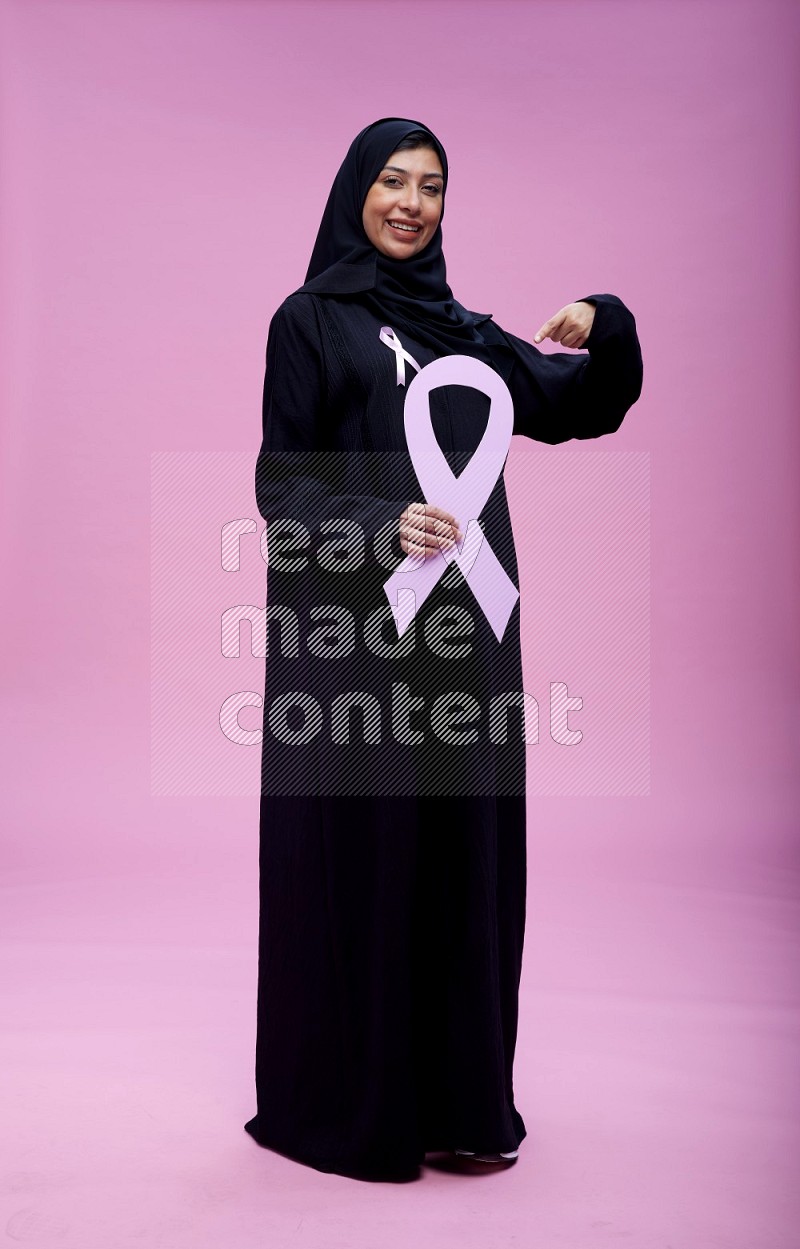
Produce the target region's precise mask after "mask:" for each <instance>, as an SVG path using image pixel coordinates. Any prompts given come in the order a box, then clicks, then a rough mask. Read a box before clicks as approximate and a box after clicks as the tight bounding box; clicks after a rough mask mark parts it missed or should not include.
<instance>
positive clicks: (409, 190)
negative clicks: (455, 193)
mask: <svg viewBox="0 0 800 1249" xmlns="http://www.w3.org/2000/svg"><path fill="white" fill-rule="evenodd" d="M443 193H444V174H443V171H442V166H441V162H440V161H439V157H438V156H437V154H436V152H435V151H434V150H433V149H432V148H429V147H418V148H410V149H409V148H403V149H401V150H400V151H399V152H393V153H392V155H391V156H390V157H389V158H388V160H387V162H386V164H385V165H384V167H383V169H382V170H381V172H380V173H379V174H378V177H377V178H376V180H375V181H374V182H373V184H372V186H371V187H370V189H369V191H368V193H367V198H366V199H365V200H364V209H363V212H362V214H361V220H362V223H363V226H364V230H365V233H366V235H367V238H368V239H369V241H370V243H372V245H373V247H377V249H378V251H379V252H383V254H384V256H392V257H393V258H394V259H396V260H405V259H407V258H408V257H409V256H414V255H416V253H417V252H421V251H422V249H423V247H425V246H426V245H427V244H428V243H429V242H430V241H431V239H432V237H433V235H434V233H435V232H436V227H437V225H438V224H439V218H440V217H441V215H442V195H443Z"/></svg>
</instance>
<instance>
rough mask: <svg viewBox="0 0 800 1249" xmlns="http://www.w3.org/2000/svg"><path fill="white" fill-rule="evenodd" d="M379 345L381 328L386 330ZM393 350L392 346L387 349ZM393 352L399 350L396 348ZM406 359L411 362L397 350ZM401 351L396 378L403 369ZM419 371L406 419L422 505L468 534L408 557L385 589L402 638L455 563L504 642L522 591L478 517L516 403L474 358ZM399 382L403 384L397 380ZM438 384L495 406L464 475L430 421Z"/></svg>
mask: <svg viewBox="0 0 800 1249" xmlns="http://www.w3.org/2000/svg"><path fill="white" fill-rule="evenodd" d="M381 338H382V341H386V340H385V339H383V331H381ZM389 345H390V346H393V344H391V343H390V344H389ZM393 350H395V351H397V348H396V347H394V346H393ZM400 352H402V359H408V360H410V357H409V356H408V354H407V353H406V352H404V351H403V349H402V347H400ZM402 359H401V356H400V355H399V354H398V365H397V367H398V374H399V372H400V370H401V368H403V364H402ZM411 363H413V364H414V366H415V368H416V369H417V373H416V376H415V377H413V378H412V379H411V383H410V385H409V387H408V390H407V391H406V398H405V405H404V410H403V417H404V423H405V433H406V443H407V445H408V450H409V453H410V455H411V462H412V464H413V466H414V471H415V473H416V475H417V480H418V482H419V484H420V487H421V489H422V491H423V494H424V497H425V501H426V502H429V503H435V505H436V506H437V507H441V508H444V509H445V510H446V511H448V512H452V514H453V515H454V516H455V518H456V520H458V522H459V524H460V525H461V527H462V532H463V526H464V522H465V521H466V522H467V531H466V534H465V536H464V540H463V544H462V548H461V550H460V551H459V550H458V547H450V548H448V549H447V550H446V551H443V550H441V549H440V550H439V551H437V552H436V554H435V555H432V556H430V557H429V558H428V559H426V560H424V562H423V561H422V560H421V559H420V557H419V556H413V555H407V556H406V558H405V559H404V560H403V562H402V564H400V565H398V567H397V568H396V569H395V571H394V572H393V573H392V575H391V577H389V579H388V580H387V581H386V582H385V583H384V587H383V588H384V591H385V593H386V597H387V598H388V600H389V605H390V607H391V608H392V612H393V614H394V618H395V622H396V624H397V633H398V637H402V635H403V634H404V633H405V631H406V629H407V628H408V626H409V624H410V623H411V621H412V620H413V619H414V616H415V614H416V611H417V608H418V607H421V606H422V604H423V603H424V602H425V600H426V599H427V597H428V595H429V594H430V593H431V591H432V590H433V588H434V586H435V585H436V583H437V582H438V580H439V578H440V577H441V576H442V575H443V574H444V572H445V571H446V569H447V568H448V566H449V564H450V562H451V560H455V562H456V563H457V564H458V566H459V568H460V569H461V571H462V573H463V575H464V577H465V578H466V581H467V584H468V585H469V587H470V589H471V590H472V592H473V594H474V595H475V597H476V599H477V600H478V602H479V604H480V606H481V609H482V611H483V614H484V615H485V617H486V619H487V620H488V621H489V624H490V625H491V627H492V629H493V630H494V634H495V636H496V638H497V640H498V642H501V641H502V640H503V634H504V632H505V628H506V625H507V624H508V620H509V617H510V616H511V613H512V611H513V610H514V605H515V603H516V601H517V599H518V598H519V590H518V589H517V587H516V586H515V585H514V582H513V581H512V580H511V578H510V577H509V575H508V573H507V572H506V570H505V569H504V568H503V566H502V564H501V563H500V561H499V560H498V558H497V556H496V555H495V553H494V551H493V550H492V548H491V546H490V544H489V542H488V541H487V539H486V537H485V536H484V533H483V530H482V529H481V527H480V525H479V524H478V517H479V516H480V513H481V510H482V509H483V507H484V505H485V503H486V500H487V499H488V498H489V495H490V494H491V492H492V490H493V489H494V487H495V484H496V482H497V480H498V478H499V476H500V474H501V473H502V471H503V468H504V465H505V461H506V457H507V456H508V447H509V444H510V442H511V435H512V433H513V431H514V405H513V402H512V400H511V394H510V393H509V390H508V387H507V386H506V384H505V382H504V381H503V379H502V377H500V375H499V374H498V373H495V371H494V369H491V368H490V367H489V365H488V364H484V363H483V361H482V360H476V359H474V358H473V357H472V356H462V355H450V356H441V357H439V359H437V360H433V361H432V362H431V363H430V364H426V365H425V367H424V368H423V369H420V368H419V365H417V364H416V363H415V362H414V361H411ZM398 384H399V383H398ZM439 386H470V387H472V388H474V389H475V390H479V391H481V392H482V393H483V394H485V395H487V396H488V398H489V399H490V401H491V406H490V408H489V419H488V421H487V423H486V429H485V430H484V433H483V437H482V438H481V441H480V442H479V444H478V446H477V447H476V448H475V451H474V453H473V455H472V458H471V459H470V461H469V463H468V464H467V466H466V468H465V469H464V470H463V472H462V473H461V474H460V475H459V476H456V475H455V474H454V473H453V470H452V469H451V468H450V465H449V464H448V462H447V459H446V458H445V455H444V453H443V452H442V449H441V447H440V446H439V443H438V441H437V438H436V434H435V433H434V430H433V425H432V423H431V412H430V398H429V396H430V392H431V391H432V390H435V389H436V388H437V387H439Z"/></svg>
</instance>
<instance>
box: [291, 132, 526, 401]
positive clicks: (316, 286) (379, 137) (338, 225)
mask: <svg viewBox="0 0 800 1249" xmlns="http://www.w3.org/2000/svg"><path fill="white" fill-rule="evenodd" d="M412 130H422V131H423V132H424V133H425V134H426V135H428V136H429V138H430V145H431V147H432V148H433V149H434V150H435V151H436V152H437V153H438V156H439V160H440V161H441V164H442V173H443V174H444V186H443V189H442V212H441V216H440V218H439V224H438V225H437V227H436V231H435V233H434V235H433V237H432V238H431V240H430V241H429V242H428V243H427V244H426V246H425V247H423V248H422V251H420V252H417V253H416V254H415V255H413V256H409V257H408V259H405V260H396V259H395V258H394V257H392V256H385V255H384V254H383V252H379V251H378V249H377V248H376V247H374V246H373V245H372V243H371V242H370V240H369V238H368V237H367V234H366V232H365V230H364V226H363V224H362V220H361V214H362V211H363V207H364V200H365V199H366V197H367V193H368V191H369V189H370V187H371V186H372V184H373V182H374V181H375V179H376V178H377V176H378V174H379V173H380V171H381V170H382V169H383V167H384V165H385V163H386V161H387V160H388V159H389V156H390V155H391V154H392V152H394V151H395V150H396V148H397V145H398V143H399V142H400V141H401V139H403V138H405V136H406V135H407V134H410V133H411V131H412ZM447 179H448V164H447V154H446V152H445V150H444V148H443V147H442V144H441V143H440V142H439V140H438V139H437V138H436V136H435V135H434V134H433V132H432V131H431V130H430V129H429V128H428V127H427V126H425V125H423V124H422V123H421V122H417V121H411V120H409V119H408V118H403V117H383V118H381V120H380V121H375V122H373V123H372V124H371V125H369V126H367V127H365V129H364V130H362V131H361V132H360V133H359V134H357V135H356V137H355V139H354V140H353V142H352V143H351V144H350V147H349V149H348V152H347V155H346V156H345V158H344V160H343V161H342V164H341V166H340V168H339V172H338V173H337V174H336V177H335V178H334V181H333V186H332V187H331V191H330V194H329V196H328V202H327V204H326V205H325V211H324V212H323V214H322V221H321V222H320V227H319V230H318V232H317V240H316V242H315V244H314V250H313V252H312V253H311V261H310V263H309V266H308V272H307V273H306V280H305V283H304V285H303V286H301V287H299V288H298V289H299V290H300V291H308V292H311V293H314V294H317V295H340V296H342V295H356V294H360V297H361V299H362V300H363V302H365V303H366V304H367V305H368V307H370V308H371V309H372V310H373V311H374V313H375V315H376V316H378V317H380V318H381V320H383V321H384V322H385V324H387V325H390V326H392V328H393V329H397V330H405V331H406V332H407V333H408V334H410V335H411V336H412V337H413V338H415V339H416V340H417V341H418V342H421V343H424V344H425V345H426V346H429V347H431V348H432V350H434V351H436V352H437V353H438V354H440V355H447V354H450V353H452V352H458V353H461V354H464V355H470V356H477V357H478V358H479V359H482V360H484V361H485V362H486V363H487V364H490V365H492V366H493V367H494V368H496V369H497V370H498V372H500V373H501V374H502V375H503V376H504V377H505V378H506V379H507V378H508V375H509V373H510V371H511V366H512V364H513V356H514V353H513V350H512V348H511V347H510V345H509V344H508V343H507V342H506V341H505V339H504V338H503V336H502V332H501V331H500V330H499V328H498V327H497V326H495V325H494V323H493V321H492V319H491V313H482V314H481V313H475V312H470V311H468V310H467V309H466V308H465V307H463V305H462V304H460V303H458V301H457V300H456V299H454V298H453V292H452V291H451V289H450V287H449V286H448V283H447V271H446V266H445V259H444V253H443V252H442V217H444V201H445V196H446V193H447Z"/></svg>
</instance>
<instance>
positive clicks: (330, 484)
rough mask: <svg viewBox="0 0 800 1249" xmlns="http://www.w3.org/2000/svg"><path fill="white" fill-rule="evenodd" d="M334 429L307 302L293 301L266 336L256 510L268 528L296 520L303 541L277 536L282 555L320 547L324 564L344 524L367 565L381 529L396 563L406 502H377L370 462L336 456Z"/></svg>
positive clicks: (293, 298)
mask: <svg viewBox="0 0 800 1249" xmlns="http://www.w3.org/2000/svg"><path fill="white" fill-rule="evenodd" d="M334 426H335V421H334V416H333V412H332V408H331V406H330V405H329V402H328V393H327V381H326V370H325V355H324V350H323V345H322V341H321V337H320V327H319V325H318V324H317V320H316V313H315V310H314V307H313V300H311V299H310V297H308V296H304V295H293V296H290V297H289V298H288V299H286V300H285V301H284V302H283V304H281V306H280V307H279V308H278V310H277V311H276V313H275V315H274V316H273V318H272V320H271V322H270V326H269V333H268V337H267V353H266V372H265V376H264V393H263V405H262V444H261V450H260V452H259V455H258V460H257V463H256V502H257V505H258V510H259V512H260V513H261V515H262V516H263V517H264V519H265V520H266V521H267V522H268V526H269V522H277V521H278V520H283V521H289V522H298V521H299V522H300V524H301V525H303V526H304V527H305V529H306V530H307V532H308V540H307V539H306V536H305V535H304V534H302V533H300V532H299V531H298V530H297V529H294V530H293V529H292V526H291V525H289V526H288V527H287V529H286V530H285V531H284V532H285V535H286V541H287V544H288V549H289V550H294V551H295V552H298V553H300V552H301V553H302V554H303V555H305V556H310V555H316V554H318V552H319V549H320V548H321V547H323V546H327V547H328V548H329V554H328V558H329V559H330V558H332V555H331V553H330V548H331V545H332V539H331V535H332V534H334V533H336V534H339V535H340V536H341V532H342V524H341V522H342V521H344V522H355V523H356V524H357V525H358V526H360V528H361V531H362V533H363V541H364V555H365V556H366V562H367V563H368V564H372V558H371V554H372V549H373V544H374V540H375V537H376V535H377V534H378V532H379V531H380V530H381V529H383V528H384V526H386V531H385V535H384V536H385V539H386V541H387V543H390V548H389V549H391V550H392V552H393V553H394V555H395V556H396V557H397V558H398V559H399V558H402V552H401V550H400V547H399V518H400V514H401V512H402V511H403V509H404V507H406V505H407V503H409V502H411V501H412V500H411V499H395V500H392V499H386V498H384V497H382V496H381V483H380V480H379V479H378V478H377V469H376V467H375V465H374V462H372V461H374V458H375V457H370V456H368V455H353V454H347V453H343V452H342V451H341V450H337V449H336V439H335V428H334ZM395 521H396V522H397V524H395V523H394V522H395ZM293 535H294V536H293ZM288 558H290V559H291V558H292V557H291V556H288ZM377 567H378V569H379V570H380V565H377ZM383 576H384V577H385V576H386V571H385V568H384V570H383Z"/></svg>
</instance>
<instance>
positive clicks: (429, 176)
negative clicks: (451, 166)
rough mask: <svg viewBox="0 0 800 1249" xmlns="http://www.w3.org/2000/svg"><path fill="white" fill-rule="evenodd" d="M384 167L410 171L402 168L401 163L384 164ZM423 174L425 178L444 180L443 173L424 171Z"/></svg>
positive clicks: (396, 170) (400, 171) (403, 171)
mask: <svg viewBox="0 0 800 1249" xmlns="http://www.w3.org/2000/svg"><path fill="white" fill-rule="evenodd" d="M384 169H393V170H394V171H395V173H408V170H407V169H402V168H401V166H400V165H384ZM422 176H423V178H441V180H442V182H444V174H443V173H424V174H423V175H422Z"/></svg>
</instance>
